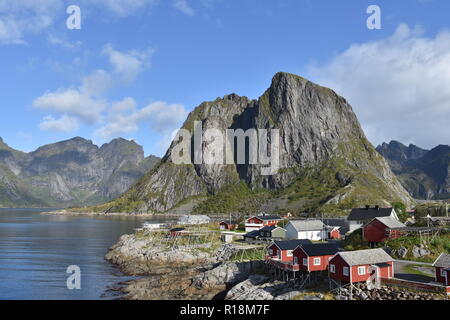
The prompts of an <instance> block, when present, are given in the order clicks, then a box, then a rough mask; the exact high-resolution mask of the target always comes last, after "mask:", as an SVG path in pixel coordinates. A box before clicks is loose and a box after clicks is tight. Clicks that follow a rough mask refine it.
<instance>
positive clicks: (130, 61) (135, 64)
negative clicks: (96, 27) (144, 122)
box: [33, 45, 150, 124]
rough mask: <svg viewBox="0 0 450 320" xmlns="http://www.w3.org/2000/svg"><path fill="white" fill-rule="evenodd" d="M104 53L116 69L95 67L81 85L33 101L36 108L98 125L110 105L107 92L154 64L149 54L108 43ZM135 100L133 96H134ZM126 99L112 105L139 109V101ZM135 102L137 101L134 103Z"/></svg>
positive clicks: (128, 81) (133, 78)
mask: <svg viewBox="0 0 450 320" xmlns="http://www.w3.org/2000/svg"><path fill="white" fill-rule="evenodd" d="M103 53H104V54H106V55H107V56H108V57H109V62H110V63H111V66H112V69H113V70H112V71H105V70H101V69H99V70H95V71H94V72H92V73H91V74H89V75H87V76H86V77H84V78H83V80H82V83H81V85H80V86H79V87H78V88H62V89H59V90H56V91H54V92H47V93H45V94H43V95H42V96H40V97H38V98H36V99H35V100H34V101H33V107H35V108H38V109H42V110H46V111H51V112H54V113H57V114H65V115H69V116H71V117H75V118H78V119H79V120H81V121H83V122H85V123H87V124H98V123H100V122H101V121H102V119H103V118H104V112H105V111H106V110H107V108H108V107H109V106H110V105H109V103H108V102H107V99H106V98H105V97H104V95H105V94H106V93H107V92H108V90H110V89H112V88H114V87H115V86H117V85H119V84H120V83H119V82H124V81H125V82H127V83H130V82H132V81H133V80H135V78H136V77H137V75H138V74H139V73H140V72H142V71H143V70H144V69H145V68H148V67H149V65H150V61H149V59H150V56H149V54H148V53H145V52H141V51H137V50H131V51H129V52H126V53H124V52H120V51H118V50H114V49H113V48H112V46H110V45H108V46H105V48H104V50H103ZM131 100H132V99H131ZM131 100H130V99H128V100H127V99H125V100H124V102H122V103H121V104H117V105H113V106H112V108H113V109H114V108H119V107H120V108H122V109H123V108H128V109H130V108H131V109H133V108H135V107H136V106H135V102H134V100H133V102H131ZM133 103H134V104H133Z"/></svg>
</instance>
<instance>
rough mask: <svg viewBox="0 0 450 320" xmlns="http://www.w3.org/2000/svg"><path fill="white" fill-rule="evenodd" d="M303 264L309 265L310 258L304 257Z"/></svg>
mask: <svg viewBox="0 0 450 320" xmlns="http://www.w3.org/2000/svg"><path fill="white" fill-rule="evenodd" d="M303 265H304V266H307V265H308V259H306V258H303Z"/></svg>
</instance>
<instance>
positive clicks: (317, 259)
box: [314, 258, 320, 266]
mask: <svg viewBox="0 0 450 320" xmlns="http://www.w3.org/2000/svg"><path fill="white" fill-rule="evenodd" d="M314 265H315V266H320V258H314Z"/></svg>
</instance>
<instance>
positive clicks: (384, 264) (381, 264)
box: [375, 263, 391, 268]
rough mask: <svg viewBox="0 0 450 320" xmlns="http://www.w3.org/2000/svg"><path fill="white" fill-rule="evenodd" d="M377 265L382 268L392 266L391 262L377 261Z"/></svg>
mask: <svg viewBox="0 0 450 320" xmlns="http://www.w3.org/2000/svg"><path fill="white" fill-rule="evenodd" d="M375 265H376V266H377V267H380V268H386V267H390V266H391V265H390V264H389V263H377V264H375Z"/></svg>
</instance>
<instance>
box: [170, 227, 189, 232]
mask: <svg viewBox="0 0 450 320" xmlns="http://www.w3.org/2000/svg"><path fill="white" fill-rule="evenodd" d="M184 230H186V229H185V228H173V229H170V231H174V232H176V231H184Z"/></svg>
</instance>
